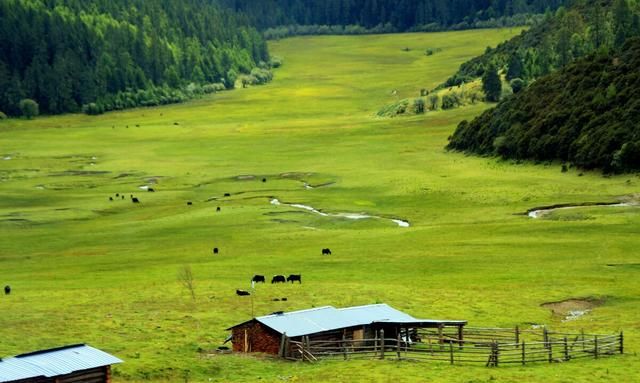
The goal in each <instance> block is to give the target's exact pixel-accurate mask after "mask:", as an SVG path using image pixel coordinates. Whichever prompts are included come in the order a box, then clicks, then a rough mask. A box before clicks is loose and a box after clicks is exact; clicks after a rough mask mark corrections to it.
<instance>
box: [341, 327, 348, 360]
mask: <svg viewBox="0 0 640 383" xmlns="http://www.w3.org/2000/svg"><path fill="white" fill-rule="evenodd" d="M342 353H343V355H344V360H347V334H345V333H344V332H343V333H342Z"/></svg>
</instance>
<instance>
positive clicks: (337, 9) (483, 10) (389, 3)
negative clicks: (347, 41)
mask: <svg viewBox="0 0 640 383" xmlns="http://www.w3.org/2000/svg"><path fill="white" fill-rule="evenodd" d="M219 1H220V2H221V3H222V4H225V5H226V6H228V7H230V8H232V9H234V10H236V11H239V12H242V13H244V14H246V15H247V16H248V17H249V18H250V19H251V20H252V22H253V24H254V25H256V27H258V28H259V29H261V30H265V29H268V28H274V27H281V26H296V25H297V26H311V25H315V26H325V27H328V26H333V27H334V28H335V26H359V27H361V28H364V29H365V30H374V31H375V30H382V31H385V32H386V31H395V32H402V31H410V30H439V29H442V28H443V27H445V28H446V27H451V26H454V25H456V24H459V28H458V29H462V28H463V26H464V25H465V24H466V25H468V26H472V25H474V23H476V22H478V21H486V20H491V19H497V18H501V17H503V16H513V15H518V14H533V13H542V12H544V11H545V10H547V9H556V8H557V7H558V6H560V5H562V4H563V3H565V2H566V1H565V0H219Z"/></svg>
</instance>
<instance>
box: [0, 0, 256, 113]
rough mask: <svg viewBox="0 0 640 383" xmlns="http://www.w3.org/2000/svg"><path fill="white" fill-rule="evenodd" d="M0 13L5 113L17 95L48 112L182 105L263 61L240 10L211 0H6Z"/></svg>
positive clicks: (0, 101)
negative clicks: (230, 8) (169, 104)
mask: <svg viewBox="0 0 640 383" xmlns="http://www.w3.org/2000/svg"><path fill="white" fill-rule="evenodd" d="M0 20H2V22H1V23H0V46H1V47H2V49H1V50H0V89H2V90H3V91H2V92H1V93H0V111H2V112H4V113H6V114H8V115H20V114H24V110H21V108H20V106H21V105H20V101H21V100H23V99H32V100H33V101H35V102H36V104H37V106H39V110H40V112H41V113H47V114H57V113H64V112H77V111H80V110H81V109H83V108H84V110H85V112H87V113H91V114H96V113H101V112H103V111H105V110H114V109H124V108H127V107H133V106H138V105H158V104H165V103H172V102H180V101H182V100H184V99H187V98H190V97H192V96H193V95H194V94H195V93H202V92H207V93H208V92H213V91H216V90H220V89H224V88H232V87H233V86H234V83H235V81H236V78H237V76H238V75H240V74H242V73H246V74H249V73H250V72H251V71H252V69H254V68H255V69H257V66H259V65H260V66H262V67H263V69H262V70H266V68H264V67H266V66H267V65H268V64H265V63H267V62H268V61H269V55H268V51H267V46H266V43H265V41H264V39H263V38H262V36H261V35H260V33H258V32H257V30H256V29H255V28H253V27H252V26H251V25H250V24H249V20H248V19H247V18H246V17H244V16H242V15H238V14H236V13H235V12H233V11H231V10H229V9H226V8H224V7H220V6H218V5H215V4H214V3H212V2H211V1H207V0H183V1H170V0H158V1H144V0H128V1H111V0H46V1H45V0H4V1H1V2H0ZM23 109H24V108H23Z"/></svg>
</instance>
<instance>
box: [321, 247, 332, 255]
mask: <svg viewBox="0 0 640 383" xmlns="http://www.w3.org/2000/svg"><path fill="white" fill-rule="evenodd" d="M322 255H331V249H329V248H326V249H322Z"/></svg>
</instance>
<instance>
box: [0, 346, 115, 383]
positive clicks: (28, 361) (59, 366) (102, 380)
mask: <svg viewBox="0 0 640 383" xmlns="http://www.w3.org/2000/svg"><path fill="white" fill-rule="evenodd" d="M116 363H122V361H121V360H120V359H118V358H116V357H115V356H113V355H110V354H107V353H106V352H104V351H101V350H98V349H96V348H93V347H91V346H87V345H85V344H77V345H72V346H65V347H59V348H52V349H49V350H42V351H36V352H31V353H28V354H22V355H17V356H14V357H10V358H5V359H0V382H3V383H4V382H11V383H74V382H82V383H110V382H111V365H112V364H116Z"/></svg>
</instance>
